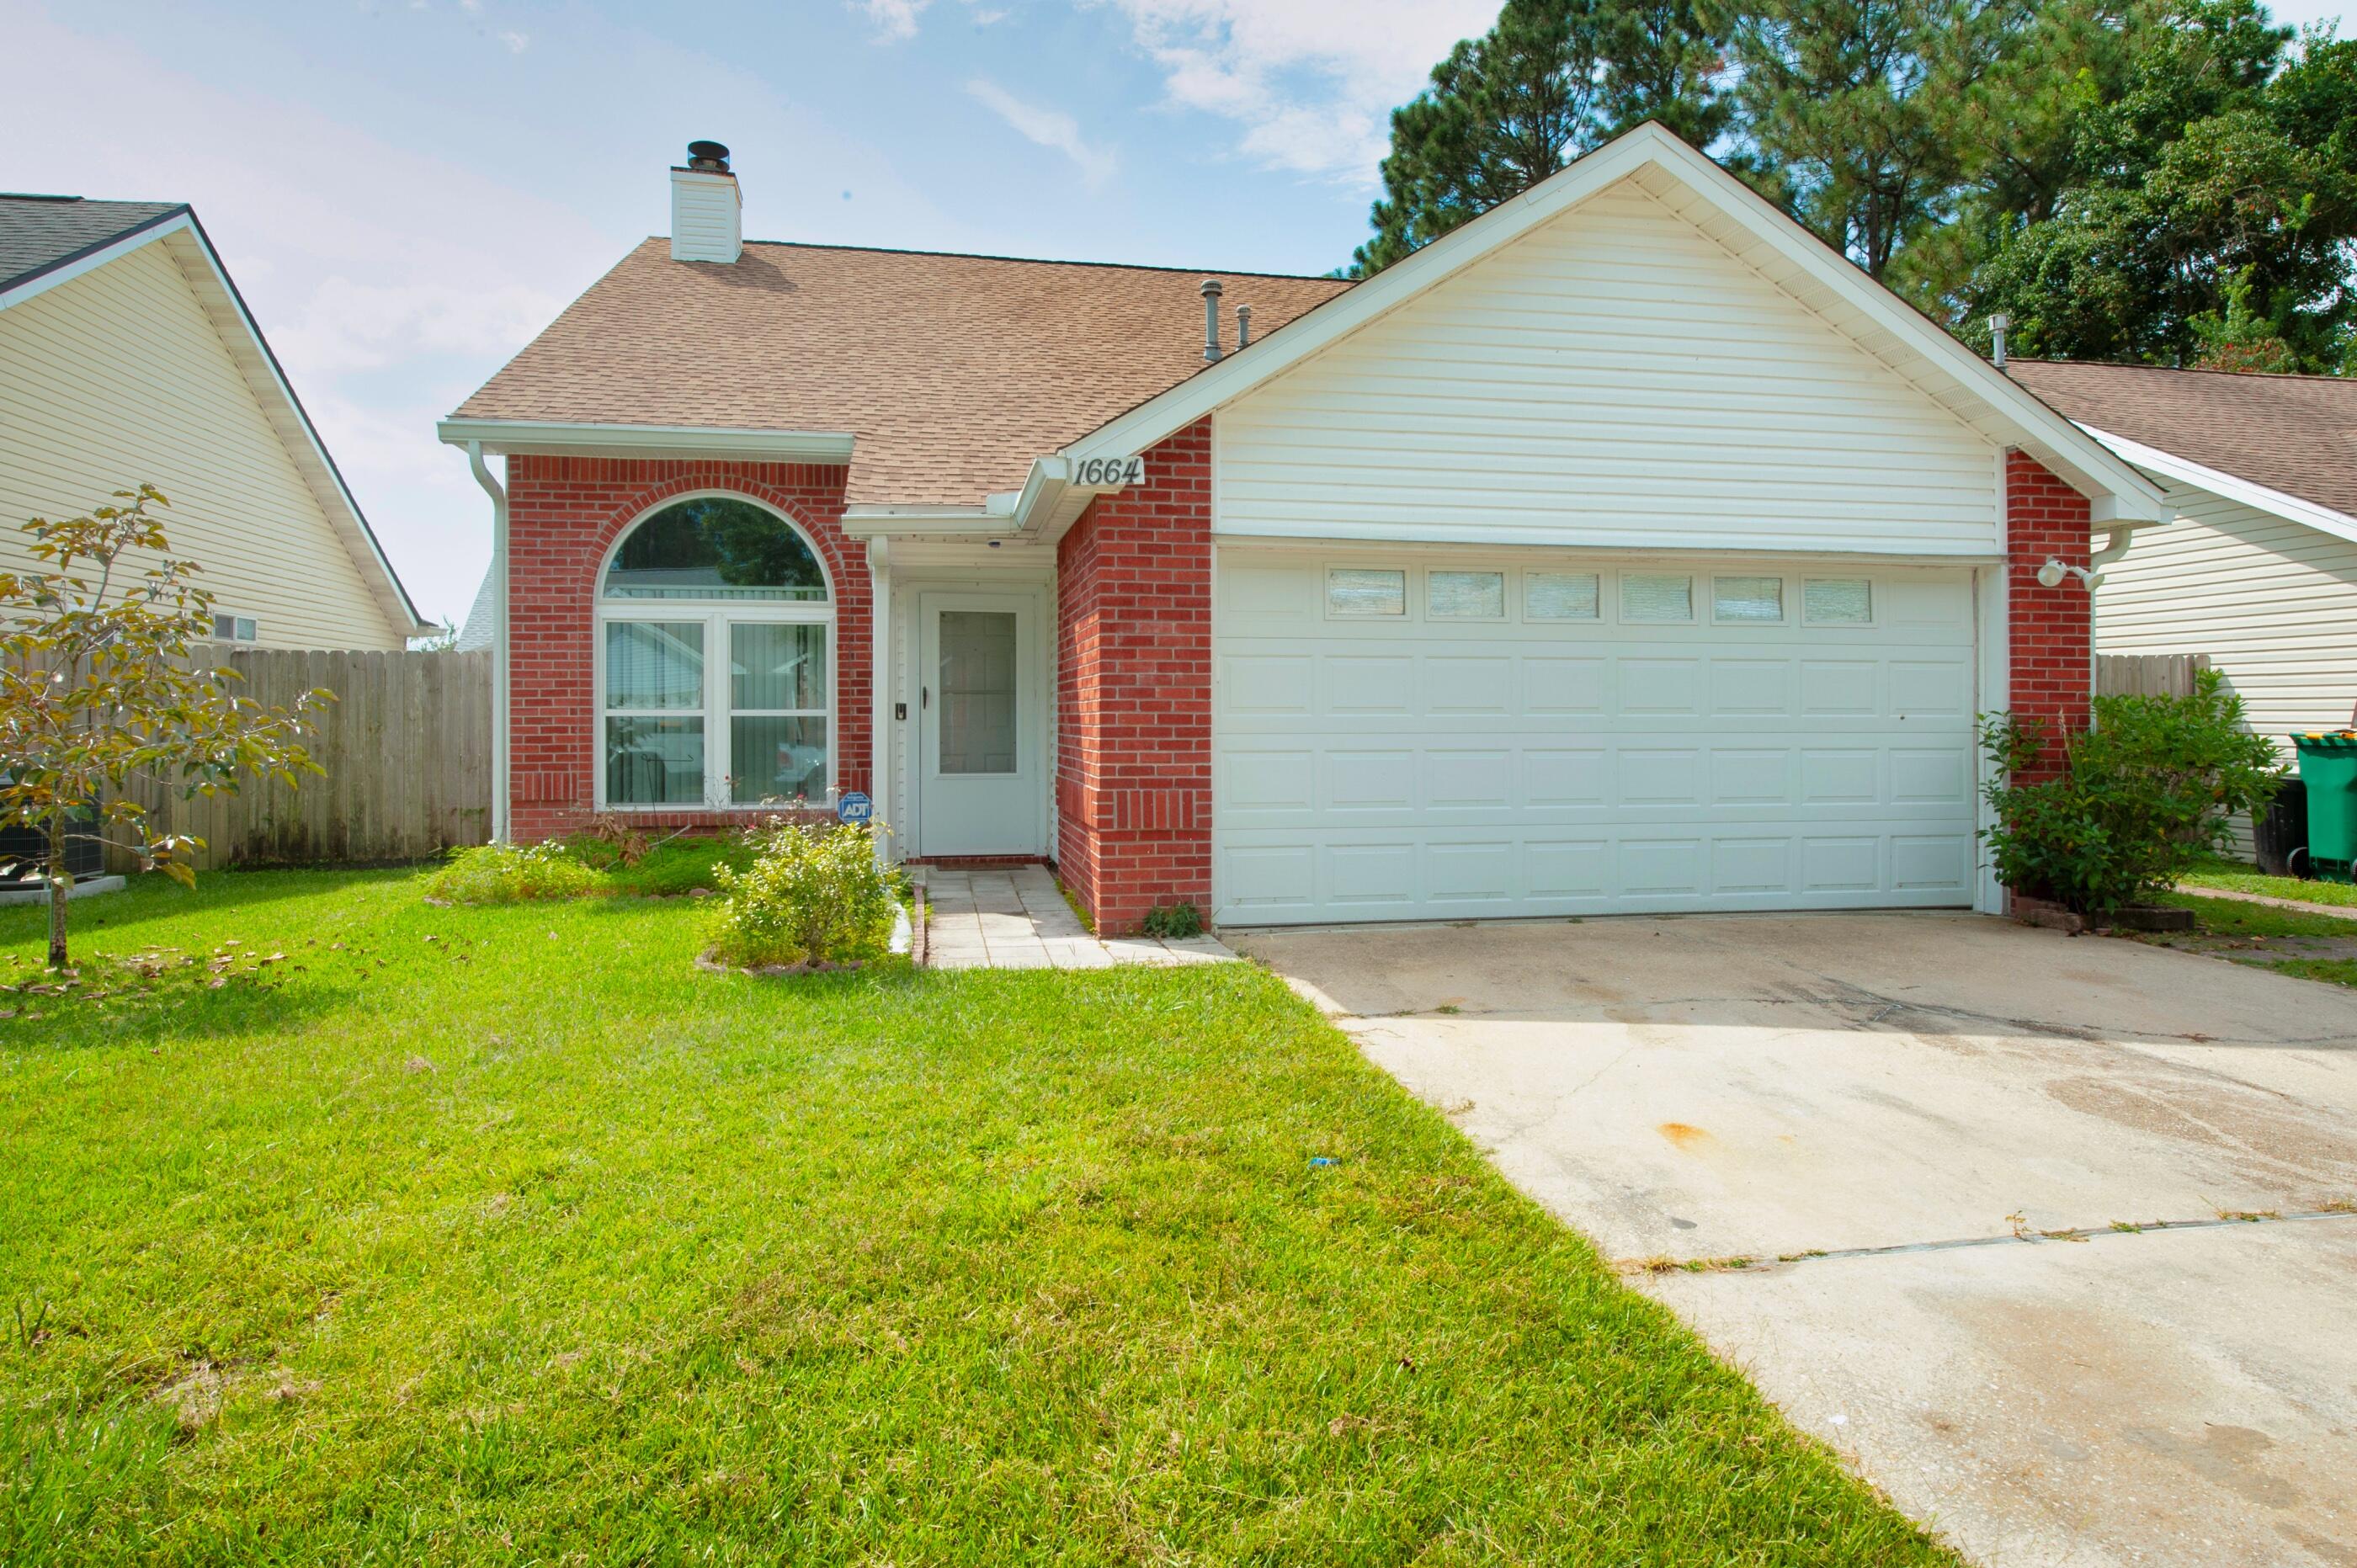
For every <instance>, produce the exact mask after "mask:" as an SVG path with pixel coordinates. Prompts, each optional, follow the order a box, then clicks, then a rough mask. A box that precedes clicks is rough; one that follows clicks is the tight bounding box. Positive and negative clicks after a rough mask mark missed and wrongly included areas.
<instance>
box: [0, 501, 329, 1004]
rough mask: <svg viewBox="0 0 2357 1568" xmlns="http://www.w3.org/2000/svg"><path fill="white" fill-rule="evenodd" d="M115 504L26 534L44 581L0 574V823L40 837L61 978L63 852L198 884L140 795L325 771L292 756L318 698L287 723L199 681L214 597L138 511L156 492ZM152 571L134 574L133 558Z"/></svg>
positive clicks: (183, 840)
mask: <svg viewBox="0 0 2357 1568" xmlns="http://www.w3.org/2000/svg"><path fill="white" fill-rule="evenodd" d="M114 494H115V499H118V500H122V501H127V502H129V503H130V504H128V505H127V506H101V507H96V508H93V509H92V510H91V511H90V513H89V514H88V515H86V516H82V517H76V518H69V519H67V520H66V521H62V522H51V521H47V520H45V519H42V518H38V517H37V518H35V519H33V520H32V521H30V522H28V523H27V524H26V525H25V532H27V533H29V534H31V535H32V539H33V542H32V553H33V554H34V555H35V556H36V557H38V559H39V560H40V561H41V562H43V563H44V564H45V565H46V568H47V569H46V570H40V571H34V572H28V573H20V572H0V826H8V827H28V828H33V829H36V830H38V832H40V833H41V834H42V835H43V837H44V838H45V839H46V841H47V843H48V850H47V852H46V853H45V854H43V855H42V856H41V858H40V861H39V866H40V872H41V878H42V880H43V881H45V882H47V883H48V887H49V964H50V966H51V967H52V968H59V969H61V968H63V967H65V964H66V961H67V955H66V909H67V900H68V897H69V896H70V894H71V892H72V890H73V875H72V873H71V872H70V870H69V869H68V867H67V859H66V857H67V850H68V846H69V845H70V844H71V843H74V842H77V841H81V840H89V839H95V840H97V841H99V842H101V843H115V844H120V845H124V846H126V847H128V848H131V849H133V850H135V852H137V853H138V854H139V855H140V857H141V860H142V862H143V869H150V870H157V869H160V870H161V871H163V872H164V873H165V874H166V875H169V876H171V877H173V878H174V879H175V880H177V881H179V882H182V883H185V884H188V885H189V886H194V884H195V882H196V873H195V872H194V870H193V869H192V868H191V867H190V865H189V864H188V862H189V857H190V856H191V855H192V854H194V853H195V852H197V851H199V850H201V849H202V848H203V847H204V842H203V841H202V840H201V839H198V838H195V837H192V836H190V835H188V834H186V833H174V832H154V831H151V828H150V825H149V822H148V812H147V808H146V807H145V806H143V805H141V804H140V803H139V801H138V800H135V799H134V798H133V796H132V794H131V789H132V788H133V787H134V786H139V785H146V786H153V785H158V784H161V785H164V786H167V787H169V788H172V789H178V790H179V791H180V792H181V794H182V795H183V796H184V797H186V796H195V795H213V794H218V793H220V792H221V791H222V790H234V789H236V788H237V787H238V783H239V779H240V776H241V775H242V774H247V773H250V774H252V775H253V776H255V777H257V778H260V777H271V778H275V779H279V780H281V781H282V782H284V783H285V784H287V785H289V786H290V787H291V786H293V785H294V784H295V783H296V776H297V775H298V774H301V773H319V772H321V771H323V770H322V769H321V768H319V767H318V765H317V764H316V763H314V762H313V761H312V760H311V758H310V756H309V754H308V753H307V752H306V751H305V750H304V749H303V746H302V745H301V744H300V743H301V740H302V736H303V735H304V733H305V729H306V714H307V713H308V712H309V711H310V710H311V709H312V708H313V707H315V706H316V705H317V703H321V702H326V701H328V700H330V699H329V696H328V693H325V692H311V693H305V694H304V696H303V697H302V698H301V699H300V700H299V701H298V702H297V703H296V705H295V710H294V711H293V712H292V713H290V712H288V711H287V710H285V709H284V708H264V707H263V706H262V705H261V704H259V703H255V702H254V701H253V700H252V699H251V698H247V697H242V696H239V695H238V694H237V693H235V692H233V691H232V690H231V683H232V682H235V681H237V680H238V676H237V675H236V673H235V672H234V671H229V670H199V669H197V668H195V667H194V666H193V664H192V663H191V662H190V659H191V655H190V652H189V645H190V644H191V643H195V642H199V641H202V640H203V639H206V638H207V637H209V636H210V634H211V631H212V596H211V595H210V594H209V593H207V592H205V591H204V590H203V589H202V588H199V587H198V586H196V585H195V584H194V583H193V582H192V581H190V578H191V576H192V575H194V574H195V572H196V571H197V566H196V564H195V563H194V562H190V561H181V560H177V559H175V558H173V557H172V555H171V554H170V553H169V552H170V546H169V545H168V544H167V542H166V540H165V537H164V529H163V525H162V523H161V522H160V521H158V520H157V519H156V517H154V516H153V515H151V513H150V512H149V510H148V509H149V508H150V507H158V508H161V507H167V506H169V505H170V504H171V503H170V502H169V501H167V500H166V499H165V498H164V496H163V494H162V492H160V491H158V490H157V489H156V488H155V487H154V486H152V485H142V486H140V487H139V488H138V489H136V490H117V491H116V492H114ZM151 557H152V561H153V564H148V565H145V566H142V565H140V564H138V563H139V561H140V560H141V559H145V558H151Z"/></svg>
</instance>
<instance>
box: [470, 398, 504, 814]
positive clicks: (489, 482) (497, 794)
mask: <svg viewBox="0 0 2357 1568" xmlns="http://www.w3.org/2000/svg"><path fill="white" fill-rule="evenodd" d="M467 466H468V467H470V468H472V469H474V471H475V482H476V483H477V484H479V485H480V486H482V487H483V493H484V494H485V495H487V496H489V497H490V498H491V842H492V843H507V842H508V839H509V823H508V492H507V491H506V490H505V489H503V488H501V486H500V482H499V481H498V480H497V479H495V478H491V470H490V467H488V466H486V465H485V463H484V462H483V444H482V443H481V442H480V441H469V442H468V443H467Z"/></svg>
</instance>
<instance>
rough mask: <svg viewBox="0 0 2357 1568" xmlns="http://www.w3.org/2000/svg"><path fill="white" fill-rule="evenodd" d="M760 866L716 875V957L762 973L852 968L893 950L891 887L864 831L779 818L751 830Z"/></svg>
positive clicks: (871, 838)
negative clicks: (782, 968) (792, 967)
mask: <svg viewBox="0 0 2357 1568" xmlns="http://www.w3.org/2000/svg"><path fill="white" fill-rule="evenodd" d="M746 838H747V842H748V843H750V844H751V845H752V847H753V851H754V854H753V864H752V865H751V866H749V867H748V868H747V869H745V870H743V871H738V870H735V869H733V868H731V867H728V866H725V865H724V866H720V867H718V868H716V870H715V872H714V874H713V875H714V877H715V879H716V881H717V882H718V883H719V885H720V897H719V899H718V900H717V901H716V904H715V906H714V908H713V912H712V922H711V934H712V956H713V957H714V958H716V959H717V960H718V961H721V962H722V963H725V964H729V965H732V966H737V967H742V968H748V969H759V968H764V967H767V966H769V965H771V964H795V963H802V962H806V961H808V962H824V963H852V962H856V961H860V960H863V959H871V958H881V957H883V956H884V955H885V954H886V953H887V952H888V951H890V950H891V944H892V917H893V904H892V887H891V884H890V883H889V882H888V880H887V879H886V876H885V874H884V872H883V870H882V868H881V867H879V866H878V865H877V864H876V840H875V836H874V834H873V832H871V831H870V830H869V829H867V828H864V827H853V826H851V825H849V824H848V823H834V824H830V825H829V826H826V827H823V828H804V827H801V826H798V825H796V824H795V823H792V822H786V821H783V820H782V819H772V820H771V821H770V822H765V823H763V824H762V825H761V826H759V827H758V828H754V829H751V830H748V832H747V834H746Z"/></svg>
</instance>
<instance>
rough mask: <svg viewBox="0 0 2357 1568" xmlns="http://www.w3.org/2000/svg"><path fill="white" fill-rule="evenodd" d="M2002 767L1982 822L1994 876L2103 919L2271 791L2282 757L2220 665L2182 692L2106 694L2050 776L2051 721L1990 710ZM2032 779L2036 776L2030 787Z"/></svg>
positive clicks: (1990, 730) (2210, 850)
mask: <svg viewBox="0 0 2357 1568" xmlns="http://www.w3.org/2000/svg"><path fill="white" fill-rule="evenodd" d="M1981 745H1982V746H1983V747H1984V748H1985V749H1986V751H1987V752H1988V754H1989V757H1990V758H1991V759H1992V760H1993V761H1994V762H1995V763H1996V777H1995V778H1993V779H1990V780H1989V783H1988V785H1987V788H1986V794H1987V796H1988V801H1989V805H1990V807H1991V808H1992V809H1993V810H1994V811H1995V813H1996V826H1994V827H1991V828H1988V829H1986V830H1984V832H1983V833H1982V836H1983V837H1984V838H1986V840H1987V841H1988V845H1989V851H1990V854H1992V856H1994V858H1995V861H1996V875H1997V880H1998V881H2000V882H2002V883H2004V884H2005V885H2006V886H2007V887H2010V888H2012V889H2013V890H2014V891H2015V892H2016V893H2022V894H2028V895H2029V896H2031V897H2040V898H2051V899H2053V900H2055V901H2056V902H2057V903H2060V904H2063V905H2066V906H2068V907H2069V908H2072V909H2076V910H2078V911H2080V912H2081V913H2083V914H2108V913H2110V912H2111V911H2113V910H2115V909H2117V908H2121V907H2123V906H2124V905H2128V904H2135V903H2138V902H2141V901H2143V900H2145V899H2147V898H2149V897H2152V896H2153V895H2155V894H2158V893H2166V892H2168V891H2169V889H2170V888H2172V887H2174V886H2176V885H2177V879H2178V878H2179V877H2180V876H2182V875H2185V874H2186V873H2187V872H2189V871H2190V870H2192V869H2193V867H2194V866H2195V865H2198V864H2199V863H2200V862H2201V860H2202V859H2203V858H2204V857H2206V856H2208V855H2210V854H2214V853H2216V851H2217V850H2218V849H2219V848H2220V847H2221V846H2222V844H2223V843H2225V841H2226V838H2227V823H2228V822H2229V820H2230V819H2231V818H2233V816H2235V815H2236V814H2238V813H2240V812H2244V811H2258V810H2261V809H2263V808H2264V807H2265V806H2266V803H2267V802H2268V801H2269V800H2273V799H2274V798H2275V793H2276V787H2277V786H2278V785H2279V784H2280V783H2281V782H2282V779H2283V764H2282V761H2281V760H2280V759H2279V758H2278V757H2276V749H2275V746H2273V745H2272V744H2271V743H2270V742H2269V741H2268V740H2267V738H2266V736H2259V735H2253V734H2252V733H2251V732H2250V731H2249V730H2248V729H2246V728H2245V727H2244V724H2243V699H2242V698H2240V697H2238V696H2236V695H2234V694H2233V693H2231V692H2228V691H2227V690H2226V689H2225V684H2224V679H2223V677H2222V676H2221V675H2220V674H2219V672H2218V671H2215V670H2204V671H2201V672H2200V673H2199V674H2197V675H2196V676H2195V677H2194V686H2193V693H2192V695H2190V696H2186V697H2129V696H2112V697H2097V698H2096V699H2095V702H2094V725H2093V728H2090V729H2088V730H2085V731H2083V732H2082V733H2080V734H2078V735H2074V736H2070V737H2068V739H2067V740H2066V741H2065V742H2064V746H2063V764H2062V768H2061V772H2060V773H2059V774H2056V775H2055V776H2053V777H2050V778H2038V777H2036V776H2037V775H2038V774H2040V773H2041V772H2045V771H2048V768H2047V766H2046V764H2047V758H2046V752H2047V745H2048V738H2047V733H2046V726H2045V725H2043V724H2041V723H2040V722H2039V721H2038V720H2036V719H2022V718H2019V717H2017V716H2016V715H2014V714H1984V715H1982V718H1981ZM2025 780H2028V781H2025Z"/></svg>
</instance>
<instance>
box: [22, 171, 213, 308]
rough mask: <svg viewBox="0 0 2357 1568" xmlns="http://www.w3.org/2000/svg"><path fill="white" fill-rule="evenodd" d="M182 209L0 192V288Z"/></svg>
mask: <svg viewBox="0 0 2357 1568" xmlns="http://www.w3.org/2000/svg"><path fill="white" fill-rule="evenodd" d="M186 205H187V204H186V203H184V202H178V201H91V200H89V199H85V198H83V197H79V196H17V195H10V194H7V193H5V192H0V288H6V287H8V286H9V285H12V284H16V283H21V282H23V281H24V280H25V279H27V278H28V277H31V276H33V275H34V274H38V273H43V272H47V271H48V269H49V268H51V267H54V266H56V265H58V264H59V263H60V262H68V261H71V260H72V259H73V258H74V257H76V256H78V255H80V254H81V252H84V251H88V250H92V249H95V248H96V247H98V246H100V245H103V244H105V243H107V242H109V241H112V240H116V239H120V238H121V237H122V236H124V234H127V233H129V232H130V231H132V230H134V229H136V228H138V227H140V226H141V225H142V224H145V223H152V222H154V221H155V220H157V219H159V218H168V217H170V216H171V215H172V214H173V213H175V212H179V211H183V210H185V209H186Z"/></svg>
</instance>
